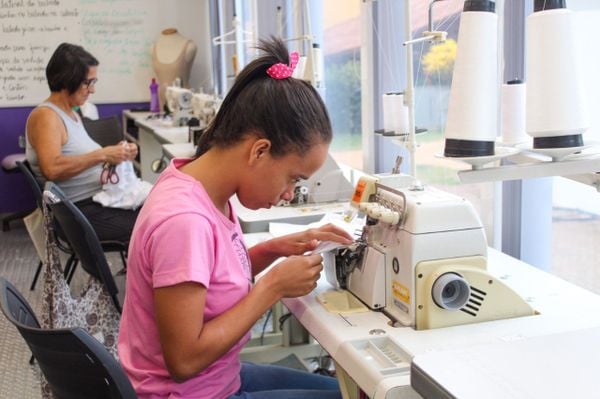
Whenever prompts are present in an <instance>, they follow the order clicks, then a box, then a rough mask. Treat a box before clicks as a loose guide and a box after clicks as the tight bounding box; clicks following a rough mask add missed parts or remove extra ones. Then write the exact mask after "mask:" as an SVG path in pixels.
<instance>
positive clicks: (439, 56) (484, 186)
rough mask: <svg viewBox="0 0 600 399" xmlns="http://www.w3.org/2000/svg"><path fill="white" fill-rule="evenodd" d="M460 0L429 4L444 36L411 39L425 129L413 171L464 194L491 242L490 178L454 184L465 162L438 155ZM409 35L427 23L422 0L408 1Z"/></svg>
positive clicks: (419, 120)
mask: <svg viewBox="0 0 600 399" xmlns="http://www.w3.org/2000/svg"><path fill="white" fill-rule="evenodd" d="M463 5H464V1H463V0H448V1H443V2H439V3H435V6H434V9H433V16H434V21H433V28H434V30H441V31H446V32H448V37H447V40H446V41H445V42H443V43H439V44H431V43H429V42H421V43H417V44H415V45H414V47H413V60H414V71H415V80H414V84H415V124H416V127H417V128H425V129H427V132H426V133H421V134H418V135H417V144H418V148H417V154H416V160H417V176H418V178H419V179H420V180H421V181H422V182H424V183H427V184H431V185H433V186H436V187H438V188H440V189H442V190H444V191H449V192H452V193H454V194H456V195H459V196H462V197H464V198H467V199H468V200H469V201H470V202H471V203H473V205H474V206H475V209H476V210H477V212H478V214H479V215H480V217H481V219H482V222H483V224H484V227H485V229H486V234H487V237H488V243H489V244H492V243H493V215H494V212H493V210H494V185H493V183H481V184H460V182H459V180H458V176H457V171H458V170H461V169H468V168H470V166H469V165H467V164H463V163H459V162H456V161H450V160H446V159H440V158H439V157H437V156H436V155H439V154H442V153H443V152H444V126H445V123H446V114H447V112H448V99H449V94H450V86H451V84H452V72H453V68H454V60H455V58H456V51H457V48H458V46H460V43H458V28H459V24H460V16H461V12H462V8H463ZM411 14H412V27H413V38H418V37H421V36H422V33H423V31H426V30H429V27H428V8H427V5H426V4H424V3H423V2H418V1H415V2H413V3H412V9H411Z"/></svg>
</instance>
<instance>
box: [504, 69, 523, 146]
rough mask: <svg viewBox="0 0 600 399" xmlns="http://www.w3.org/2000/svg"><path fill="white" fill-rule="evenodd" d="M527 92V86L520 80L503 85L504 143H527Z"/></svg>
mask: <svg viewBox="0 0 600 399" xmlns="http://www.w3.org/2000/svg"><path fill="white" fill-rule="evenodd" d="M525 92H526V85H525V83H523V82H521V81H520V80H519V79H515V80H511V81H508V82H507V83H506V84H503V85H502V94H501V96H502V105H501V112H502V142H503V143H504V144H511V145H513V144H519V143H523V142H525V141H527V140H528V139H529V136H528V135H527V131H526V130H525V95H526V94H525Z"/></svg>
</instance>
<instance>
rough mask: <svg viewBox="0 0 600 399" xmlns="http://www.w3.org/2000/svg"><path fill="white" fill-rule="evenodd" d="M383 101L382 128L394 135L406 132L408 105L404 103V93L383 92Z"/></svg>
mask: <svg viewBox="0 0 600 399" xmlns="http://www.w3.org/2000/svg"><path fill="white" fill-rule="evenodd" d="M382 100H383V101H382V103H383V130H384V131H385V132H393V134H396V135H405V134H407V133H408V107H407V106H406V105H404V93H385V94H384V95H383V97H382Z"/></svg>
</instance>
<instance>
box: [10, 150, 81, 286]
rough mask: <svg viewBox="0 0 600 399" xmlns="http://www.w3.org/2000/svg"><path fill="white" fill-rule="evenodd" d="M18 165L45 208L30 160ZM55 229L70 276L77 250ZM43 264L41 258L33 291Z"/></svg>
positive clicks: (38, 201)
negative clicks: (65, 255) (64, 254)
mask: <svg viewBox="0 0 600 399" xmlns="http://www.w3.org/2000/svg"><path fill="white" fill-rule="evenodd" d="M17 167H18V168H19V170H20V171H21V173H23V176H25V180H26V181H27V184H28V185H29V188H31V192H32V193H33V198H34V199H35V203H36V205H37V207H38V208H39V209H43V208H42V188H41V182H39V181H38V180H37V179H36V178H35V176H34V174H33V170H32V169H31V165H29V161H27V160H24V161H22V162H21V161H18V162H17ZM54 230H55V233H56V236H55V238H56V243H57V246H58V248H59V249H60V250H61V251H62V252H64V253H66V254H67V255H68V256H69V257H68V259H67V262H66V263H65V277H68V276H69V274H71V273H72V272H73V271H74V270H75V267H76V266H77V262H78V260H77V256H76V255H75V252H73V250H72V249H71V248H69V244H68V243H66V241H65V239H64V235H63V234H62V233H61V232H60V228H58V226H56V223H55V226H54ZM42 265H43V259H40V262H39V263H38V267H37V270H36V271H35V275H34V276H33V281H32V282H31V287H29V289H30V290H31V291H33V290H34V289H35V284H36V283H37V280H38V278H39V276H40V272H41V271H42Z"/></svg>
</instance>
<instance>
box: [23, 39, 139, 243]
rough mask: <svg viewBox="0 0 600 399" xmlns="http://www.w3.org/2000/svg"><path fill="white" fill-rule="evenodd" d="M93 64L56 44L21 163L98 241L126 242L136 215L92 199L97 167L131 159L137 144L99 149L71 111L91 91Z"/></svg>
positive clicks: (98, 176)
mask: <svg viewBox="0 0 600 399" xmlns="http://www.w3.org/2000/svg"><path fill="white" fill-rule="evenodd" d="M98 64H99V62H98V60H97V59H96V58H94V56H93V55H91V54H90V53H88V52H87V51H86V50H85V49H84V48H83V47H81V46H77V45H74V44H69V43H62V44H61V45H59V46H58V48H57V49H56V50H55V51H54V54H52V57H51V58H50V61H49V62H48V65H47V66H46V79H47V80H48V86H49V87H50V96H49V97H48V98H46V100H44V102H42V103H41V104H40V105H38V106H37V107H36V108H34V109H33V111H32V112H31V114H30V115H29V118H28V119H27V126H26V138H27V148H26V154H27V159H28V161H29V163H30V165H31V168H32V169H33V172H34V173H35V174H36V175H37V177H38V178H39V179H40V180H41V181H45V180H51V181H53V182H55V183H56V184H58V186H59V187H60V188H61V189H62V190H63V191H64V192H65V194H66V196H67V197H68V198H69V199H70V200H71V201H73V202H74V203H75V205H77V207H78V208H79V209H80V210H81V211H82V212H83V214H84V215H85V216H86V217H87V218H88V220H89V221H90V223H91V224H92V226H93V227H94V229H95V230H96V233H97V234H98V238H99V239H100V240H101V241H108V240H114V241H120V242H129V237H130V236H131V231H132V229H133V225H134V223H135V219H136V217H137V211H131V210H124V209H115V208H105V207H103V206H102V205H100V204H98V203H95V202H94V201H92V197H93V196H94V194H96V193H97V192H99V191H100V190H101V189H102V183H101V177H102V172H103V165H105V164H108V165H117V164H119V163H121V162H123V161H126V160H133V159H134V158H135V157H136V155H137V151H138V150H137V146H136V145H135V144H133V143H119V144H116V145H111V146H107V147H101V146H100V145H98V144H97V143H96V142H95V141H94V140H92V139H91V138H90V136H89V135H88V134H87V132H86V130H85V128H84V126H83V123H82V120H81V118H80V117H79V115H78V114H77V112H76V111H75V109H77V108H78V107H80V106H82V105H83V104H84V103H85V102H86V101H87V99H88V97H89V96H90V94H92V93H94V91H95V85H96V83H97V82H98V78H97V72H98V71H97V69H98Z"/></svg>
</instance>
